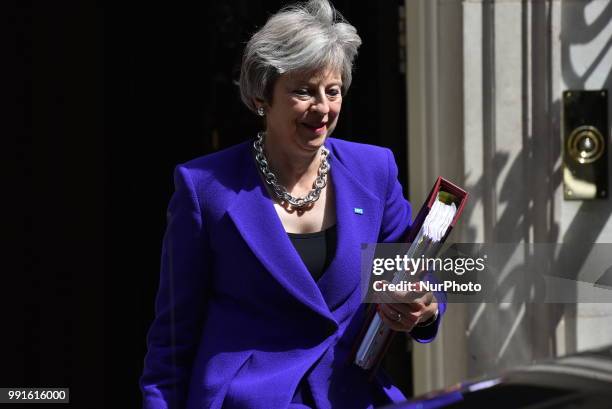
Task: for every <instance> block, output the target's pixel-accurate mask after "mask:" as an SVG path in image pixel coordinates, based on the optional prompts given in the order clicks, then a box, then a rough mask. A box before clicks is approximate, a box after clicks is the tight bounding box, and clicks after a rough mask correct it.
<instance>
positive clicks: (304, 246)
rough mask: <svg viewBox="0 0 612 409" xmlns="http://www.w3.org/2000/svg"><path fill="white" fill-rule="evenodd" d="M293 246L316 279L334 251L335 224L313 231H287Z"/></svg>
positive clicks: (327, 265)
mask: <svg viewBox="0 0 612 409" xmlns="http://www.w3.org/2000/svg"><path fill="white" fill-rule="evenodd" d="M287 235H289V239H290V240H291V243H293V246H294V247H295V249H296V250H297V252H298V254H299V255H300V257H301V258H302V261H304V264H305V265H306V268H307V269H308V271H310V274H311V275H312V278H314V280H315V281H318V280H319V278H321V276H322V275H323V273H324V272H325V270H326V269H327V267H329V264H330V263H331V261H332V260H333V258H334V254H335V253H336V240H337V238H336V225H333V226H332V227H330V228H328V229H325V230H322V231H318V232H315V233H287Z"/></svg>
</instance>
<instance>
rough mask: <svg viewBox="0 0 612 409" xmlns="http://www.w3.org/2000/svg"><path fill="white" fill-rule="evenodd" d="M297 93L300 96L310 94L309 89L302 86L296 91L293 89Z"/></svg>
mask: <svg viewBox="0 0 612 409" xmlns="http://www.w3.org/2000/svg"><path fill="white" fill-rule="evenodd" d="M293 92H294V93H295V94H296V95H299V96H308V90H307V89H304V88H300V89H296V90H295V91H293Z"/></svg>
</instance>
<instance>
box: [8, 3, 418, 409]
mask: <svg viewBox="0 0 612 409" xmlns="http://www.w3.org/2000/svg"><path fill="white" fill-rule="evenodd" d="M283 4H284V2H280V1H264V0H260V1H257V0H252V1H246V0H239V1H238V0H237V1H232V2H221V1H219V2H196V3H190V4H189V5H182V6H178V5H172V6H169V5H168V3H160V4H156V3H154V2H121V3H114V4H111V3H105V4H104V5H102V4H101V3H97V2H95V1H73V2H70V1H65V2H54V3H53V5H50V4H47V2H44V1H40V2H36V1H34V2H25V3H23V2H20V3H19V5H17V2H15V5H14V7H12V10H11V11H10V13H7V14H6V15H9V16H15V18H14V19H13V22H12V27H15V28H16V33H17V35H16V36H15V38H14V40H15V50H16V55H17V62H18V67H17V68H16V69H15V74H22V75H24V76H25V78H26V81H25V85H24V86H23V87H21V86H18V87H16V91H17V94H18V100H17V102H18V111H19V112H18V115H17V116H15V119H16V121H17V122H18V126H17V128H18V129H20V131H19V132H17V133H16V135H17V136H18V138H17V141H16V142H17V144H16V151H17V156H16V159H17V161H16V163H15V165H14V166H12V165H11V166H12V168H13V169H16V170H17V171H16V178H15V181H14V182H15V185H16V186H17V188H16V189H15V190H14V192H15V196H16V197H18V198H19V200H17V201H15V202H12V201H11V203H12V204H14V211H13V212H12V213H11V214H14V215H15V217H14V218H13V221H15V222H16V223H17V231H18V232H19V234H17V235H16V236H15V237H16V240H15V241H14V243H13V245H14V246H15V249H17V251H12V254H11V257H12V258H14V260H15V263H16V264H17V266H18V268H16V269H15V270H14V271H15V274H11V275H9V279H8V280H9V284H10V285H9V286H7V287H6V288H7V289H8V290H6V289H5V291H6V292H7V294H6V297H4V298H3V300H4V301H6V308H5V311H9V310H12V311H16V312H15V314H12V315H11V317H12V318H11V319H10V320H9V321H8V322H10V323H11V326H12V328H14V331H15V334H16V335H15V337H11V338H7V340H8V341H7V342H8V344H7V345H6V348H3V350H4V351H11V353H8V354H4V355H3V358H5V359H4V360H3V362H5V366H6V368H7V371H5V374H4V375H3V376H4V377H3V378H2V379H4V380H5V382H4V384H5V385H8V386H11V385H14V386H30V385H34V386H36V385H40V386H70V387H71V388H72V390H71V400H72V401H73V403H74V405H71V406H73V407H85V406H86V407H92V408H98V407H100V408H102V407H114V406H120V407H139V405H140V401H141V398H140V392H139V390H138V384H137V382H138V378H139V376H140V374H141V371H142V363H143V358H144V354H145V335H146V331H147V329H148V327H149V325H150V322H151V320H152V318H153V302H154V297H155V293H156V290H157V280H158V274H159V256H160V246H161V239H162V235H163V231H164V228H165V212H166V206H167V204H168V200H169V198H170V195H171V193H172V189H173V186H172V170H173V168H174V166H175V165H176V164H178V163H180V162H184V161H186V160H188V159H191V158H194V157H196V156H200V155H205V154H207V153H210V152H212V151H214V150H217V149H222V148H224V147H227V146H231V145H233V144H235V143H238V142H241V141H244V140H246V139H248V138H252V137H253V136H254V135H255V133H256V131H257V130H258V121H257V118H256V117H255V116H254V115H253V114H251V113H250V112H248V111H247V109H246V108H245V107H244V106H243V105H242V104H241V102H240V99H239V97H238V90H237V88H236V86H235V85H234V83H233V81H234V80H235V79H236V78H237V69H238V65H239V61H240V57H241V52H242V47H243V45H244V43H245V42H246V41H247V39H248V37H249V35H250V34H251V33H252V32H253V31H254V30H255V29H256V28H257V27H259V26H261V25H263V24H264V23H265V20H266V17H267V16H268V15H269V14H270V13H272V12H274V11H276V10H277V9H278V8H279V7H280V6H281V5H283ZM334 4H335V6H336V7H337V8H338V9H339V10H340V11H341V12H342V13H343V14H344V16H345V17H346V18H347V19H348V20H349V21H350V22H351V23H352V24H353V25H355V26H356V27H357V29H358V31H359V33H360V35H361V36H362V39H363V46H362V47H361V49H360V53H359V56H358V59H357V61H356V70H355V73H354V80H353V85H352V87H351V90H350V91H349V94H348V96H347V98H346V99H345V102H344V104H343V110H342V117H341V119H340V123H339V126H338V128H337V129H336V131H335V133H334V136H335V137H338V138H343V139H348V140H353V141H358V142H364V143H371V144H376V145H382V146H387V147H389V148H391V149H392V150H393V151H394V153H395V156H396V160H397V162H398V166H399V169H400V180H401V182H402V184H403V185H404V186H406V180H407V174H406V172H405V169H406V138H405V135H406V124H405V112H406V102H405V100H404V96H405V91H404V90H405V75H404V74H403V73H402V72H400V69H399V66H400V62H399V33H398V26H399V24H398V23H399V21H398V11H399V7H400V5H402V4H403V1H402V2H399V1H385V2H350V1H348V0H337V1H335V2H334ZM24 124H25V127H23V125H24ZM31 215H36V216H31ZM9 248H10V247H9ZM67 260H69V262H67ZM8 315H10V314H8ZM8 315H7V316H8ZM57 317H60V318H57ZM7 325H8V324H7ZM397 338H398V339H399V337H397ZM5 341H6V340H5ZM397 342H399V344H398V345H400V346H401V342H402V339H399V340H398V341H397ZM17 345H19V346H20V347H21V350H17V349H16V348H15V347H16V346H17ZM400 349H401V348H400ZM405 359H408V357H407V356H404V357H401V361H400V360H398V359H394V362H402V364H401V368H400V371H401V370H403V371H405V374H403V373H402V374H401V379H402V380H403V381H404V382H403V383H402V385H403V386H404V388H405V389H406V390H407V391H410V390H411V384H410V379H409V375H410V361H409V360H408V361H405ZM9 372H10V373H9ZM398 379H399V378H398ZM86 401H87V402H88V403H87V404H84V402H86ZM77 403H78V404H77ZM79 404H81V405H83V406H79Z"/></svg>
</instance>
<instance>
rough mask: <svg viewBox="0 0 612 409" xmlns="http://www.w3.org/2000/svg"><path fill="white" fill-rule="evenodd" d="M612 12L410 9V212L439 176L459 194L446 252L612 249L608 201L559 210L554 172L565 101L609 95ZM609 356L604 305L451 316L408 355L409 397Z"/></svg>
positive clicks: (489, 6) (451, 6)
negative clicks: (504, 246)
mask: <svg viewBox="0 0 612 409" xmlns="http://www.w3.org/2000/svg"><path fill="white" fill-rule="evenodd" d="M611 3H612V2H611V1H610V0H593V1H590V2H587V1H582V0H551V1H543V0H532V1H528V2H523V1H521V0H498V1H495V2H494V3H492V2H487V1H483V0H463V1H461V2H460V1H458V0H406V13H407V17H406V18H407V21H406V24H407V42H406V43H407V55H408V89H407V92H408V110H409V112H408V129H409V135H408V137H409V159H410V161H409V173H410V186H409V189H410V194H411V199H412V200H413V201H414V202H415V203H420V202H421V201H422V198H423V197H424V196H425V194H426V193H427V192H428V190H429V188H430V185H431V183H432V181H433V180H434V179H435V177H437V176H438V175H439V174H441V175H444V176H446V177H449V178H451V179H452V180H455V181H456V182H457V183H459V184H462V185H464V186H466V187H467V189H468V190H469V191H470V193H471V195H472V196H471V200H470V204H469V206H468V208H467V209H466V213H465V216H464V217H463V220H462V221H461V223H462V227H461V229H460V230H459V231H456V232H454V233H453V239H454V240H455V241H464V242H488V243H500V242H505V243H519V242H553V243H554V242H558V243H565V245H566V249H565V250H564V251H566V252H567V251H572V253H574V252H575V253H576V254H577V256H578V257H581V258H583V259H584V258H586V257H587V256H588V254H589V252H590V251H591V248H592V244H593V243H596V242H597V243H612V217H611V214H612V200H603V201H572V202H569V201H564V200H563V194H562V178H561V160H560V158H561V146H562V143H561V133H560V121H561V103H560V97H561V95H562V91H563V90H565V89H570V88H573V89H599V88H607V89H608V90H610V91H612V87H611V84H612V74H611V72H612V46H611V44H612V4H611ZM609 107H612V103H609ZM609 117H610V118H612V112H610V113H609ZM611 151H612V150H611ZM611 154H612V152H611ZM610 163H611V164H612V162H610ZM610 171H611V172H612V166H610ZM610 180H611V181H612V175H611V176H610ZM526 257H529V255H526ZM554 262H555V260H552V259H551V260H550V264H551V265H552V264H553V263H554ZM508 267H509V270H510V267H511V266H508ZM542 267H546V266H542ZM586 273H587V274H588V272H586ZM577 274H578V272H577ZM580 274H582V273H580ZM517 277H520V276H518V275H517V276H514V275H513V274H512V273H509V274H508V275H505V276H503V277H500V284H503V285H505V286H506V287H508V288H512V285H513V284H514V281H513V280H517ZM579 277H580V275H578V277H577V278H579ZM528 284H529V285H532V287H533V297H534V298H533V299H534V300H537V298H538V296H539V294H538V291H539V287H538V284H539V283H538V282H535V281H534V282H533V283H528ZM605 343H612V299H611V303H609V304H608V303H602V304H577V305H576V304H543V303H538V302H527V303H525V302H515V303H507V304H501V305H500V304H481V305H450V306H449V314H448V316H447V318H446V320H445V322H444V325H443V328H442V331H441V333H440V336H439V338H438V339H437V340H436V341H434V343H433V344H432V345H417V346H415V349H414V354H415V356H414V361H415V370H414V376H415V391H416V392H417V393H420V392H425V391H428V390H431V389H434V388H439V387H445V386H448V385H451V384H453V383H455V382H457V381H459V380H461V379H464V378H465V377H468V376H478V375H481V374H484V373H488V372H492V371H495V370H498V369H500V368H507V367H511V366H515V365H518V364H524V363H528V362H530V361H532V360H534V359H539V358H544V357H549V356H554V355H558V354H562V353H566V352H573V351H576V350H583V349H588V348H591V347H596V346H599V345H603V344H605Z"/></svg>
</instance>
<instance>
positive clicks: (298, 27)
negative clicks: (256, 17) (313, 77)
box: [239, 0, 361, 112]
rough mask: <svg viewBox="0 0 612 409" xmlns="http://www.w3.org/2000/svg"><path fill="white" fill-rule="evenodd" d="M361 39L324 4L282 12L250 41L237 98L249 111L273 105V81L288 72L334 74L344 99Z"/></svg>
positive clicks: (315, 0) (316, 0)
mask: <svg viewBox="0 0 612 409" xmlns="http://www.w3.org/2000/svg"><path fill="white" fill-rule="evenodd" d="M360 45H361V38H359V35H357V30H356V29H355V27H353V26H352V25H350V24H349V23H348V22H347V21H346V20H345V19H344V17H342V15H341V14H340V13H338V12H337V11H336V10H335V9H334V8H333V7H332V5H331V4H329V1H328V0H309V1H307V2H305V3H300V4H297V5H292V6H288V7H285V8H283V9H281V10H280V11H279V12H278V13H276V14H274V15H272V16H271V17H270V18H269V19H268V21H267V22H266V24H265V25H264V26H263V27H262V28H261V29H260V30H259V31H257V32H256V33H255V34H253V36H252V37H251V39H250V40H249V42H248V43H247V45H246V47H245V49H244V54H243V56H242V66H241V68H240V83H239V84H240V96H241V98H242V101H243V102H244V103H245V104H246V106H247V107H248V108H249V109H250V110H251V111H253V112H255V111H256V110H257V107H256V105H255V103H254V101H255V100H256V99H259V100H263V101H266V102H268V103H270V102H271V100H272V90H273V88H274V83H275V82H276V79H277V78H278V77H279V76H280V75H282V74H284V73H288V72H316V71H319V70H321V69H325V68H332V69H338V70H339V71H340V74H341V76H342V94H346V91H347V90H348V88H349V86H350V85H351V79H352V73H351V71H352V68H353V60H354V59H355V56H356V55H357V49H358V48H359V46H360Z"/></svg>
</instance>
